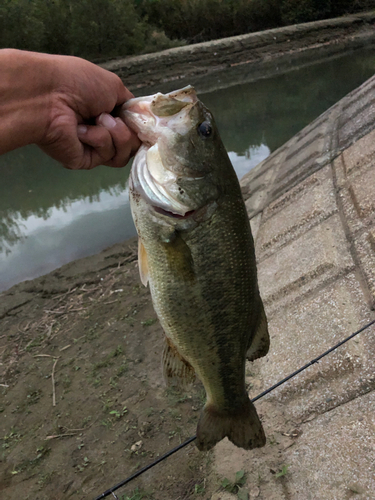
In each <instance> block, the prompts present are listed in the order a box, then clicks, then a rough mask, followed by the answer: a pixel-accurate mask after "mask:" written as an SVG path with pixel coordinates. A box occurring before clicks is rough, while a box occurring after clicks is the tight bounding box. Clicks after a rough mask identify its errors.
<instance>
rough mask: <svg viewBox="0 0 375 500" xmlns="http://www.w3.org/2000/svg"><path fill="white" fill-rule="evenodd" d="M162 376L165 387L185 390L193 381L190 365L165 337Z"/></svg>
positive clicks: (192, 371) (192, 370) (193, 375)
mask: <svg viewBox="0 0 375 500" xmlns="http://www.w3.org/2000/svg"><path fill="white" fill-rule="evenodd" d="M162 359H163V375H164V380H165V382H166V384H167V386H171V385H172V386H176V387H179V388H186V387H187V386H189V385H190V384H192V383H193V382H194V380H195V371H194V368H193V367H192V366H191V364H190V363H189V362H188V361H187V360H186V359H185V358H184V357H183V356H181V354H180V353H179V352H178V350H177V347H176V346H175V345H174V344H173V343H172V341H171V340H170V339H169V338H168V337H165V346H164V350H163V358H162Z"/></svg>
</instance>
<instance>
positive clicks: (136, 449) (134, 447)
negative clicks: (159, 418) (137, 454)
mask: <svg viewBox="0 0 375 500" xmlns="http://www.w3.org/2000/svg"><path fill="white" fill-rule="evenodd" d="M142 444H143V441H137V442H136V443H134V444H133V445H132V446H131V448H130V449H131V451H133V452H134V451H138V450H139V449H140V448H141V447H142Z"/></svg>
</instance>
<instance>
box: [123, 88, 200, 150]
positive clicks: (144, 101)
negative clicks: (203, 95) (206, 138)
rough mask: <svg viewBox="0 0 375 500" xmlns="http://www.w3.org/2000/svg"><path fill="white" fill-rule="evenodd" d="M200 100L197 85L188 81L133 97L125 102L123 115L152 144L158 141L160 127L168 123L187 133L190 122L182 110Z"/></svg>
mask: <svg viewBox="0 0 375 500" xmlns="http://www.w3.org/2000/svg"><path fill="white" fill-rule="evenodd" d="M197 102H198V97H197V95H196V93H195V89H194V87H192V86H191V85H189V86H187V87H185V88H183V89H180V90H177V91H174V92H170V93H169V94H161V93H160V92H158V93H157V94H155V95H151V96H146V97H135V98H134V99H130V100H129V101H127V102H126V103H125V104H124V105H123V106H122V109H121V112H120V116H121V118H123V119H124V120H125V122H126V124H127V125H128V126H129V127H130V128H132V129H133V130H134V131H135V132H137V134H138V137H139V139H140V140H141V141H142V142H144V143H145V144H150V145H153V144H155V143H156V142H157V138H158V134H159V130H160V129H161V128H163V127H165V126H168V128H170V129H171V130H173V131H175V132H178V133H180V134H182V135H183V134H184V133H187V132H188V130H189V125H188V124H187V123H186V121H185V120H183V119H181V111H182V110H184V113H186V111H187V109H189V108H191V107H192V106H194V105H195V104H197ZM167 124H168V125H167Z"/></svg>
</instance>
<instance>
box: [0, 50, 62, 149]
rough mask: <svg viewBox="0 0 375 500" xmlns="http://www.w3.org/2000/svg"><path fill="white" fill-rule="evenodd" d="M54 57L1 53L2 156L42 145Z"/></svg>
mask: <svg viewBox="0 0 375 500" xmlns="http://www.w3.org/2000/svg"><path fill="white" fill-rule="evenodd" d="M50 57H51V56H49V55H46V54H38V53H36V52H27V51H21V50H15V49H2V50H0V67H1V79H0V117H1V123H0V154H1V153H5V152H6V151H10V150H12V149H15V148H17V147H20V146H24V145H27V144H32V143H38V142H40V140H41V138H42V137H43V135H44V133H45V130H46V128H47V127H48V121H49V108H50V100H51V92H53V64H52V61H51V59H50Z"/></svg>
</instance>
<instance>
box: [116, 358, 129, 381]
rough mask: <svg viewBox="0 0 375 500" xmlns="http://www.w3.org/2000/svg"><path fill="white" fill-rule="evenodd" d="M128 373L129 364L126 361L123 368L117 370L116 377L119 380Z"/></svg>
mask: <svg viewBox="0 0 375 500" xmlns="http://www.w3.org/2000/svg"><path fill="white" fill-rule="evenodd" d="M127 371H128V364H127V362H126V361H123V362H122V364H121V366H119V367H118V368H117V370H116V377H117V378H119V377H121V376H122V375H124V373H125V372H127Z"/></svg>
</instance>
